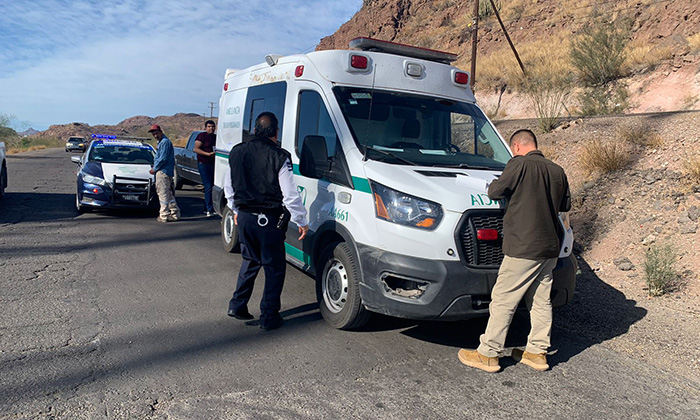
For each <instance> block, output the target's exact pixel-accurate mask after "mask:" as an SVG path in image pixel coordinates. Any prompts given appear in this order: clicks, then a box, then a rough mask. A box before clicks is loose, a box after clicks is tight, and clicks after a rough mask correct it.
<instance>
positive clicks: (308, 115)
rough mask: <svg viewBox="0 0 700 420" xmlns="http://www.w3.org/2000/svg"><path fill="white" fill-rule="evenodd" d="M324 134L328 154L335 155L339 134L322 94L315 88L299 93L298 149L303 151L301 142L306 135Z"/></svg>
mask: <svg viewBox="0 0 700 420" xmlns="http://www.w3.org/2000/svg"><path fill="white" fill-rule="evenodd" d="M309 135H312V136H322V137H323V138H325V139H326V149H327V150H328V156H329V157H332V156H335V146H336V143H337V142H338V134H337V133H336V132H335V128H334V127H333V122H332V121H331V117H330V115H328V110H327V109H326V105H325V104H324V103H323V100H322V99H321V96H320V95H319V94H318V93H317V92H315V91H313V90H305V91H302V92H300V93H299V124H297V138H296V149H297V155H299V154H300V153H301V144H302V142H303V141H304V137H306V136H309Z"/></svg>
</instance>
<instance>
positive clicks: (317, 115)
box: [287, 82, 352, 267]
mask: <svg viewBox="0 0 700 420" xmlns="http://www.w3.org/2000/svg"><path fill="white" fill-rule="evenodd" d="M291 89H292V87H291V86H290V90H291ZM290 95H295V96H296V100H295V101H294V102H295V103H296V106H297V109H296V124H295V133H294V150H293V151H292V150H290V152H292V162H293V166H294V174H295V176H294V180H295V181H296V184H297V188H298V189H299V192H300V195H301V199H302V201H303V202H304V206H305V207H306V210H307V211H308V215H309V229H310V233H311V234H314V233H316V232H318V231H319V229H320V228H321V227H323V226H324V224H325V225H326V226H328V224H329V222H330V223H331V224H335V223H343V222H344V221H347V218H348V213H347V209H343V208H341V207H342V205H340V204H341V203H340V202H338V200H337V194H338V193H339V192H340V191H342V190H348V191H352V177H351V176H350V173H349V170H348V169H347V163H345V160H344V159H345V157H344V156H343V152H342V149H341V146H340V141H339V138H338V128H337V122H336V121H334V119H333V118H332V117H331V113H330V112H329V111H328V110H329V106H328V104H327V102H326V98H325V96H324V95H323V93H322V90H321V88H320V87H319V86H318V85H316V84H315V83H312V82H298V83H295V84H294V92H290ZM306 136H320V137H323V138H324V139H325V144H326V149H327V155H328V169H329V170H328V171H327V172H326V173H324V175H323V176H321V177H319V178H309V177H305V176H302V175H301V174H300V173H299V157H300V156H301V149H302V144H303V141H304V138H305V137H306ZM331 168H332V169H333V170H332V171H331ZM339 205H340V206H339ZM292 229H296V226H291V225H290V231H289V232H287V245H288V246H287V251H288V254H290V255H291V256H292V257H295V258H296V259H297V260H299V261H300V262H302V263H304V265H305V266H307V267H308V266H310V265H311V256H312V255H313V250H312V249H311V245H312V243H313V242H314V241H313V237H312V235H309V237H308V239H305V240H304V241H303V243H301V242H300V241H299V240H298V237H299V233H298V232H297V231H294V232H293V231H291V230H292ZM290 251H291V252H290ZM294 254H296V256H295V255H294Z"/></svg>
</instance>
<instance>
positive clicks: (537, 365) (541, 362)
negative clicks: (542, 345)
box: [510, 349, 549, 371]
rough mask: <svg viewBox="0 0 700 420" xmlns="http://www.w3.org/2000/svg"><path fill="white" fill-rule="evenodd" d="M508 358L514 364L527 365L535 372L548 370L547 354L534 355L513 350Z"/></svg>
mask: <svg viewBox="0 0 700 420" xmlns="http://www.w3.org/2000/svg"><path fill="white" fill-rule="evenodd" d="M510 356H511V357H512V358H513V360H515V361H516V362H518V363H522V364H524V365H528V366H530V367H531V368H533V369H535V370H539V371H543V370H547V369H549V365H548V364H547V353H540V354H535V353H530V352H527V351H524V350H520V349H513V352H512V353H511V355H510Z"/></svg>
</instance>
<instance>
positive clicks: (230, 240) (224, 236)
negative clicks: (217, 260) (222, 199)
mask: <svg viewBox="0 0 700 420" xmlns="http://www.w3.org/2000/svg"><path fill="white" fill-rule="evenodd" d="M221 241H222V242H223V244H224V249H225V250H226V252H240V251H241V245H240V243H239V242H238V227H237V226H236V224H235V223H234V222H233V210H231V209H230V208H229V207H228V206H224V215H223V216H222V217H221Z"/></svg>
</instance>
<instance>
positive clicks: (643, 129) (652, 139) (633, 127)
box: [615, 122, 664, 147]
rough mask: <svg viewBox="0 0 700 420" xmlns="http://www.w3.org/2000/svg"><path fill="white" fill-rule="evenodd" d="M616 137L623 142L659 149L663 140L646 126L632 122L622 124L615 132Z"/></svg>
mask: <svg viewBox="0 0 700 420" xmlns="http://www.w3.org/2000/svg"><path fill="white" fill-rule="evenodd" d="M615 134H616V137H617V138H618V139H620V140H621V141H623V142H626V143H631V144H637V145H640V146H645V147H660V146H661V145H663V144H664V139H663V138H662V137H661V135H659V133H657V132H656V131H654V130H653V129H652V128H651V127H649V126H648V125H647V124H644V123H640V122H632V123H627V124H623V125H620V126H618V127H617V129H616V130H615Z"/></svg>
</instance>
